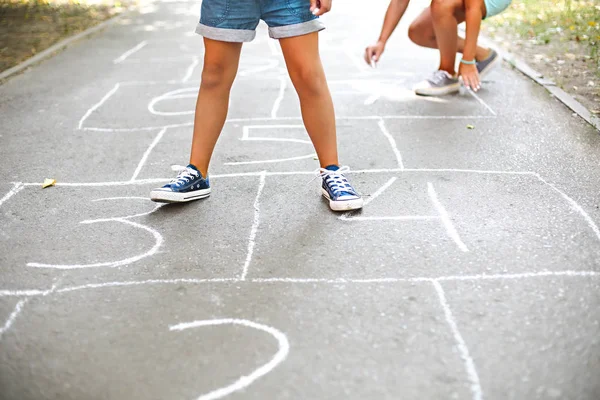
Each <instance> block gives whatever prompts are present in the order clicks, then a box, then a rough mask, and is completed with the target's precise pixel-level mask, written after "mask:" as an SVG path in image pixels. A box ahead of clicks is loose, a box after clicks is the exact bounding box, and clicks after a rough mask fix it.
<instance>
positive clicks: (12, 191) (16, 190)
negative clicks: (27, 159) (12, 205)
mask: <svg viewBox="0 0 600 400" xmlns="http://www.w3.org/2000/svg"><path fill="white" fill-rule="evenodd" d="M39 185H40V186H41V183H40V184H39ZM23 189H25V185H23V183H22V182H14V183H13V187H12V189H10V190H9V191H8V193H6V194H5V195H4V196H3V197H2V198H1V199H0V207H2V204H4V203H6V202H7V201H8V199H10V198H11V197H13V196H14V195H15V194H17V193H19V192H20V191H21V190H23Z"/></svg>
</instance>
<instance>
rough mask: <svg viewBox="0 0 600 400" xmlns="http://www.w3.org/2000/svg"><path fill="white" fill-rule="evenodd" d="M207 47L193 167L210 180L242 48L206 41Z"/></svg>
mask: <svg viewBox="0 0 600 400" xmlns="http://www.w3.org/2000/svg"><path fill="white" fill-rule="evenodd" d="M204 46H205V54H204V68H203V70H202V82H201V84H200V91H199V93H198V100H197V102H196V114H195V116H194V138H193V139H192V151H191V155H190V164H193V165H194V166H195V167H196V168H198V170H199V171H200V172H201V173H202V175H203V176H204V177H206V176H207V174H208V165H209V163H210V158H211V156H212V153H213V150H214V148H215V145H216V144H217V140H218V139H219V135H220V134H221V130H222V129H223V125H225V119H226V118H227V109H228V106H229V93H230V91H231V85H232V84H233V81H234V79H235V76H236V74H237V69H238V65H239V60H240V53H241V50H242V44H241V43H227V42H219V41H215V40H211V39H206V38H204Z"/></svg>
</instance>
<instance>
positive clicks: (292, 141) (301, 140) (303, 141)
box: [240, 137, 311, 144]
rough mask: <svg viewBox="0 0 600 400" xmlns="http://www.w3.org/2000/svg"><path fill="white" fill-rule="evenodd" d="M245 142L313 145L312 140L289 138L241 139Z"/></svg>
mask: <svg viewBox="0 0 600 400" xmlns="http://www.w3.org/2000/svg"><path fill="white" fill-rule="evenodd" d="M240 140H243V141H245V142H251V141H255V142H290V143H302V144H311V141H310V140H303V139H293V138H290V139H287V138H267V137H249V138H241V139H240Z"/></svg>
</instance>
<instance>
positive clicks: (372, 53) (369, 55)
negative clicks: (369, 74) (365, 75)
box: [365, 42, 385, 65]
mask: <svg viewBox="0 0 600 400" xmlns="http://www.w3.org/2000/svg"><path fill="white" fill-rule="evenodd" d="M384 51H385V44H384V43H383V42H377V43H375V44H374V45H372V46H369V47H367V48H366V49H365V61H366V62H367V64H369V65H371V62H373V61H374V62H378V61H379V58H380V57H381V55H382V54H383V52H384Z"/></svg>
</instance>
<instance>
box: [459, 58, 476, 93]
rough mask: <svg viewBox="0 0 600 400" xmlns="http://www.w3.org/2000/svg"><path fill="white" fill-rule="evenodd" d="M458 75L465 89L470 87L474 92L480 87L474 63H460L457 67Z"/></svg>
mask: <svg viewBox="0 0 600 400" xmlns="http://www.w3.org/2000/svg"><path fill="white" fill-rule="evenodd" d="M458 76H460V77H461V78H462V81H463V84H464V85H465V87H466V88H467V89H471V90H473V91H474V92H476V91H478V90H479V89H481V83H480V81H479V73H478V72H477V66H476V65H475V64H463V63H460V66H459V67H458Z"/></svg>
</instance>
